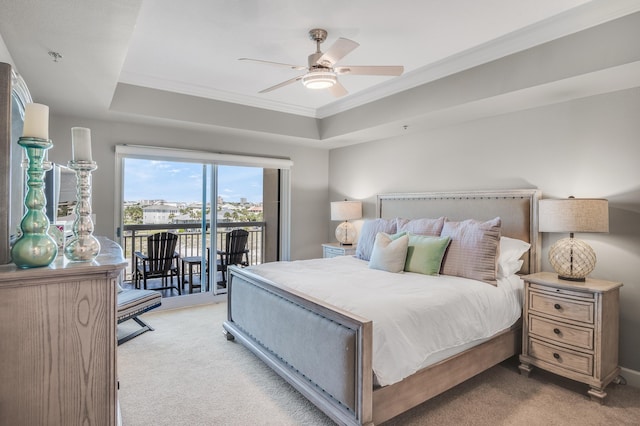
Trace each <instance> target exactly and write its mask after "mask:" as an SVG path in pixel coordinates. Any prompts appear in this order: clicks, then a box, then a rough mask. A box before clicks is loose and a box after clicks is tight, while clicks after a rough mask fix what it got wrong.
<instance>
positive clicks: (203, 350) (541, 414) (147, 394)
mask: <svg viewBox="0 0 640 426" xmlns="http://www.w3.org/2000/svg"><path fill="white" fill-rule="evenodd" d="M225 316H226V304H224V303H221V304H217V305H205V306H199V307H194V308H188V309H179V310H172V311H161V312H150V313H147V314H145V315H144V318H145V319H146V320H147V321H148V322H149V323H150V324H152V326H154V327H155V329H156V330H155V331H152V332H147V333H144V334H143V335H141V336H139V337H137V338H135V339H133V340H131V341H129V342H127V343H125V344H123V345H122V346H120V347H119V349H118V375H119V379H120V392H119V398H120V406H121V410H122V418H123V423H124V426H143V425H144V426H147V425H156V426H162V425H167V426H169V425H171V426H180V425H189V426H198V425H202V426H205V425H330V424H333V423H332V422H331V420H330V419H329V418H328V417H326V416H325V415H324V414H323V413H321V412H320V411H318V410H317V409H316V408H315V407H314V406H313V405H311V404H310V403H308V402H307V400H306V399H305V398H303V397H302V396H301V395H300V394H299V393H298V392H297V391H295V390H294V389H293V388H292V387H290V386H289V385H288V384H287V383H285V382H284V381H283V380H282V379H280V377H279V376H278V375H276V374H275V373H273V372H272V371H271V370H270V369H269V368H268V367H266V366H265V365H264V364H263V363H262V362H261V361H260V360H259V359H258V358H256V357H255V356H254V355H253V354H251V353H250V352H249V351H248V350H247V349H245V348H244V347H243V346H242V345H240V344H238V343H231V342H227V341H226V339H225V338H224V336H223V335H222V326H221V324H222V321H223V320H224V318H225ZM130 322H131V321H130ZM132 325H135V324H132ZM122 326H125V327H130V325H127V324H126V323H125V324H123V325H122ZM586 390H587V387H586V386H585V385H582V384H579V383H576V382H572V381H568V380H565V379H562V378H559V377H557V376H554V375H551V374H548V373H545V372H542V371H540V370H535V371H534V373H533V374H532V375H531V377H530V378H528V379H527V378H525V377H523V376H520V375H519V374H518V369H517V361H516V360H515V359H511V360H508V361H506V362H504V363H502V364H500V365H498V366H495V367H493V368H492V369H490V370H488V371H486V372H484V373H482V374H480V375H478V376H476V377H474V378H473V379H471V380H468V381H467V382H465V383H463V384H461V385H459V386H457V387H455V388H454V389H452V390H450V391H448V392H445V393H444V394H442V395H440V396H438V397H436V398H434V399H432V400H431V401H428V402H426V403H425V404H422V405H421V406H419V407H417V408H415V409H413V410H411V411H409V412H407V413H405V414H403V415H401V416H399V417H397V418H395V419H393V420H391V421H389V422H387V423H386V424H387V425H545V426H547V425H638V424H640V389H637V388H632V387H629V386H621V385H620V386H618V385H611V386H610V387H608V388H607V390H608V393H609V396H608V397H607V404H606V405H605V406H600V405H599V404H597V403H594V402H592V401H590V400H589V398H588V397H587V396H586Z"/></svg>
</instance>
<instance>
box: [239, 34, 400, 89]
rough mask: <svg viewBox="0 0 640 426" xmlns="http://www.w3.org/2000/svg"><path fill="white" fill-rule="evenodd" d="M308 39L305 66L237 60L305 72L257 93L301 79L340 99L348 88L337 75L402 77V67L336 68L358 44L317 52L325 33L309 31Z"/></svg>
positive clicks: (340, 42) (343, 40) (339, 42)
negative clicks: (309, 50)
mask: <svg viewBox="0 0 640 426" xmlns="http://www.w3.org/2000/svg"><path fill="white" fill-rule="evenodd" d="M309 38H310V39H311V40H314V41H315V42H316V51H315V53H312V54H311V55H309V59H308V66H303V65H290V64H283V63H280V62H271V61H263V60H260V59H250V58H240V59H239V60H240V61H251V62H257V63H260V64H267V65H274V66H278V67H285V68H290V69H292V70H297V71H302V70H306V71H307V72H306V73H305V74H302V75H299V76H297V77H294V78H292V79H289V80H287V81H283V82H282V83H279V84H276V85H275V86H271V87H268V88H266V89H264V90H261V91H260V92H259V93H267V92H271V91H272V90H276V89H279V88H281V87H284V86H287V85H289V84H292V83H295V82H296V81H300V80H302V84H303V85H304V86H305V87H307V88H309V89H329V92H330V93H331V94H332V95H333V96H335V97H336V98H339V97H341V96H344V95H346V94H347V93H348V92H347V89H345V87H344V86H343V85H342V84H340V82H339V81H338V75H341V74H351V75H389V76H397V75H401V74H402V73H403V71H404V67H403V66H401V65H381V66H351V65H343V66H335V64H336V62H338V61H339V60H340V59H342V58H344V57H345V56H346V55H347V54H348V53H350V52H351V51H353V50H354V49H355V48H356V47H358V46H360V44H358V43H356V42H355V41H353V40H349V39H346V38H342V37H341V38H339V39H338V40H336V41H335V43H333V44H332V45H331V47H329V49H328V50H327V51H326V52H324V53H323V52H322V51H320V44H321V43H322V42H324V41H325V40H326V39H327V31H325V30H323V29H321V28H315V29H312V30H310V31H309Z"/></svg>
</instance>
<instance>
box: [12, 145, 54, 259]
mask: <svg viewBox="0 0 640 426" xmlns="http://www.w3.org/2000/svg"><path fill="white" fill-rule="evenodd" d="M18 144H19V145H20V146H22V147H23V148H24V149H25V151H26V153H27V158H28V160H29V165H28V168H27V193H26V195H25V197H24V205H25V207H26V208H27V211H26V212H25V214H24V216H23V217H22V221H21V222H20V231H21V232H22V235H21V236H20V237H19V238H18V240H17V241H16V242H15V243H14V244H13V246H12V247H11V259H12V260H13V263H15V264H16V265H17V266H18V267H19V268H37V267H40V266H48V265H49V264H50V263H51V262H53V260H54V259H55V258H56V256H57V254H58V245H57V244H56V242H55V241H54V240H53V238H51V236H49V218H48V217H47V215H46V214H45V207H46V205H47V198H46V196H45V195H44V171H45V170H44V167H43V162H44V155H45V152H46V151H47V150H48V149H49V148H51V147H52V146H53V144H52V143H51V141H50V140H47V139H41V138H32V137H21V138H20V139H19V140H18Z"/></svg>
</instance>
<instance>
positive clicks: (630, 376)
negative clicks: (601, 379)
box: [620, 367, 640, 388]
mask: <svg viewBox="0 0 640 426" xmlns="http://www.w3.org/2000/svg"><path fill="white" fill-rule="evenodd" d="M620 375H621V376H622V377H624V379H625V380H626V381H627V385H628V386H633V387H634V388H640V371H636V370H631V369H629V368H624V367H621V368H620Z"/></svg>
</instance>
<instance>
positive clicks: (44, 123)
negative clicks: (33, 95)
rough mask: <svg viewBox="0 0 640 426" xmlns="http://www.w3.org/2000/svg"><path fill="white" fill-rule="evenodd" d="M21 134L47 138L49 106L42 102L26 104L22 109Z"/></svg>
mask: <svg viewBox="0 0 640 426" xmlns="http://www.w3.org/2000/svg"><path fill="white" fill-rule="evenodd" d="M22 136H24V137H28V138H40V139H47V140H48V139H49V107H48V106H46V105H42V104H27V106H26V107H25V110H24V125H23V127H22Z"/></svg>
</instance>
